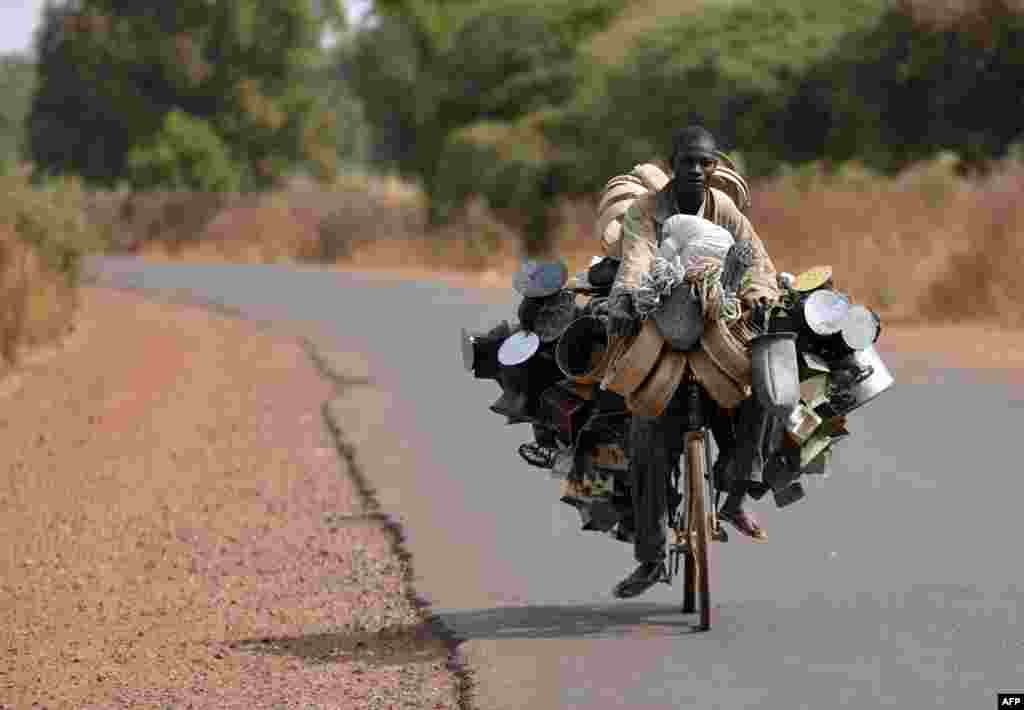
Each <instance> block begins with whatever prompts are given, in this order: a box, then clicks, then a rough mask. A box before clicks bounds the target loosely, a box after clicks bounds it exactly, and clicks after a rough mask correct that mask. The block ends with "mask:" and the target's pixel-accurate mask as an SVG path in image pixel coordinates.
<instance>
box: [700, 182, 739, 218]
mask: <svg viewBox="0 0 1024 710" xmlns="http://www.w3.org/2000/svg"><path fill="white" fill-rule="evenodd" d="M708 189H710V190H711V196H712V197H713V198H714V200H715V210H716V211H717V212H718V213H719V214H721V215H728V216H729V217H730V218H734V217H735V216H738V215H742V214H743V213H742V212H740V208H739V207H737V206H736V203H735V202H734V201H733V199H732V198H731V197H729V194H728V193H727V192H724V191H723V190H719V189H718V188H717V187H711V188H708Z"/></svg>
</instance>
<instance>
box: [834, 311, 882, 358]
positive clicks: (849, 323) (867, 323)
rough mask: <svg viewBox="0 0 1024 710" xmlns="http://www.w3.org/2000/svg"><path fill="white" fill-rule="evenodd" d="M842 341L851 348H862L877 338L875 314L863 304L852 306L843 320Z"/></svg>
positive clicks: (877, 329)
mask: <svg viewBox="0 0 1024 710" xmlns="http://www.w3.org/2000/svg"><path fill="white" fill-rule="evenodd" d="M842 332H843V342H845V343H846V344H847V345H848V346H849V347H850V349H852V350H864V349H865V348H867V347H868V346H870V345H871V344H873V343H874V342H875V341H876V340H878V332H879V325H878V320H877V319H876V318H875V314H874V313H872V312H871V311H870V310H868V309H867V308H866V307H864V306H853V307H852V308H850V312H849V313H848V314H847V316H846V320H845V321H844V322H843V328H842Z"/></svg>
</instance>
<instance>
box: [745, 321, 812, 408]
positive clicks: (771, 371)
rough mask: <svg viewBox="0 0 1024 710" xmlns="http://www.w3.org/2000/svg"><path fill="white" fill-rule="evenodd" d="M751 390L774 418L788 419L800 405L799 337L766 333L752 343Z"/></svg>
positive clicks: (794, 334)
mask: <svg viewBox="0 0 1024 710" xmlns="http://www.w3.org/2000/svg"><path fill="white" fill-rule="evenodd" d="M750 365H751V387H752V388H753V390H754V393H755V394H756V395H757V399H758V401H759V402H760V403H761V405H762V406H764V407H765V408H766V409H768V410H769V411H771V412H772V413H773V414H775V415H777V416H781V417H786V416H788V415H789V414H790V412H792V411H793V408H794V407H796V406H797V404H799V403H800V366H799V363H798V362H797V357H796V333H764V334H762V335H758V336H756V337H755V338H754V339H753V340H751V341H750Z"/></svg>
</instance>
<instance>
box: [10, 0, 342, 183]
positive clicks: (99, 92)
mask: <svg viewBox="0 0 1024 710" xmlns="http://www.w3.org/2000/svg"><path fill="white" fill-rule="evenodd" d="M44 12H45V17H44V20H43V25H42V27H41V29H40V31H39V34H38V37H37V54H38V58H37V61H38V87H37V89H36V92H35V95H34V97H33V100H32V104H31V109H30V111H29V114H28V121H27V133H28V155H29V157H30V158H31V160H32V161H33V163H34V164H35V168H36V171H37V174H38V175H40V176H56V175H65V174H75V175H80V176H82V177H83V178H85V179H86V180H87V181H89V182H90V183H93V184H98V185H104V186H114V185H116V184H118V183H119V182H122V181H124V182H128V183H129V184H131V185H133V186H137V187H139V188H147V187H154V186H156V185H161V186H165V187H179V188H192V189H225V188H231V187H235V186H239V185H240V186H242V187H244V188H247V189H249V188H260V187H267V186H270V185H272V184H274V182H275V180H277V179H279V178H280V177H281V176H282V175H284V174H285V172H286V171H287V170H289V169H290V168H292V167H294V166H296V165H301V166H303V167H305V168H306V169H308V170H310V171H311V172H313V173H315V174H318V175H324V176H327V175H330V174H332V173H333V171H334V169H335V166H336V162H337V153H336V150H335V143H334V137H333V130H334V128H335V125H334V120H333V118H332V117H331V116H330V114H329V112H328V111H327V109H326V106H325V105H324V102H323V99H322V96H321V95H318V94H316V93H314V91H313V90H312V86H311V82H310V81H308V80H307V77H308V76H309V75H310V74H311V73H312V72H314V71H315V69H316V68H317V66H318V63H319V62H320V59H321V54H320V53H321V49H320V40H321V36H322V31H323V29H324V26H325V25H326V24H328V23H331V22H336V21H337V20H336V13H334V12H329V11H324V10H323V9H322V8H319V11H316V9H315V8H314V6H313V3H312V2H311V1H307V2H302V1H296V0H234V1H231V2H226V1H218V2H207V1H206V0H179V1H177V2H173V3H168V2H159V1H157V0H66V1H65V2H61V3H55V4H53V5H50V6H48V7H47V8H46V9H45V11H44ZM225 171H231V172H233V173H234V174H233V175H227V174H226V173H225Z"/></svg>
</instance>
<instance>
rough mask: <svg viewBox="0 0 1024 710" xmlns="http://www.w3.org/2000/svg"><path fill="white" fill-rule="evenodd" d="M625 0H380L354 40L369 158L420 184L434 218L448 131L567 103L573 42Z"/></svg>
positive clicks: (440, 213)
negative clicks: (540, 0)
mask: <svg viewBox="0 0 1024 710" xmlns="http://www.w3.org/2000/svg"><path fill="white" fill-rule="evenodd" d="M622 5H623V3H622V2H621V1H615V0H585V1H583V2H569V1H568V0H560V1H558V2H552V3H548V4H547V5H545V6H543V7H541V6H537V5H535V4H528V3H525V2H522V1H521V0H506V1H505V2H493V1H492V2H484V1H483V0H457V1H455V2H441V1H440V0H385V1H384V2H378V3H377V8H378V12H379V14H380V17H379V22H378V23H377V25H376V26H375V27H374V28H372V29H370V30H368V31H366V32H364V33H363V34H362V36H361V37H360V42H359V47H358V51H357V52H356V55H355V57H354V62H353V72H352V74H353V76H354V77H355V86H356V89H357V91H358V94H359V95H360V97H361V98H362V99H363V101H364V104H365V108H366V115H367V118H368V120H369V121H370V123H371V125H372V126H373V127H374V131H375V151H374V157H375V158H376V159H377V160H378V161H380V162H389V163H391V164H393V165H394V166H395V167H397V168H398V170H399V171H400V172H402V173H404V174H406V175H408V176H411V177H415V178H417V179H418V180H419V181H421V183H422V185H423V186H424V188H425V190H426V191H427V193H428V195H429V196H430V197H431V207H432V218H433V219H434V221H435V222H436V221H438V220H440V219H443V218H444V216H445V213H446V210H447V208H448V207H449V206H450V205H449V204H448V203H447V202H446V201H445V200H444V199H443V197H444V193H448V194H450V193H451V192H452V191H451V190H450V189H447V187H448V186H447V185H446V182H447V181H448V180H449V179H450V176H449V175H447V174H442V173H441V167H442V164H443V163H445V164H449V163H450V161H446V160H445V153H446V150H448V149H449V148H450V143H451V141H452V138H453V136H455V135H456V134H457V132H459V131H461V130H463V129H466V128H467V127H470V126H472V125H474V124H477V123H479V122H498V123H509V124H511V123H514V122H515V121H516V120H517V119H519V118H520V117H522V116H525V115H527V114H529V113H531V112H535V111H542V110H545V109H547V108H549V107H551V106H558V105H562V104H564V103H566V102H567V101H569V99H570V98H571V97H572V95H573V93H574V90H575V83H576V80H577V64H576V57H577V47H578V45H579V43H580V42H581V41H582V39H583V38H585V37H586V36H588V35H589V34H590V33H592V32H594V31H597V30H598V29H600V28H601V27H603V26H604V25H605V24H607V22H608V21H609V19H610V18H611V17H613V16H614V15H615V13H616V12H618V11H619V10H620V9H621V7H622Z"/></svg>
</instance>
